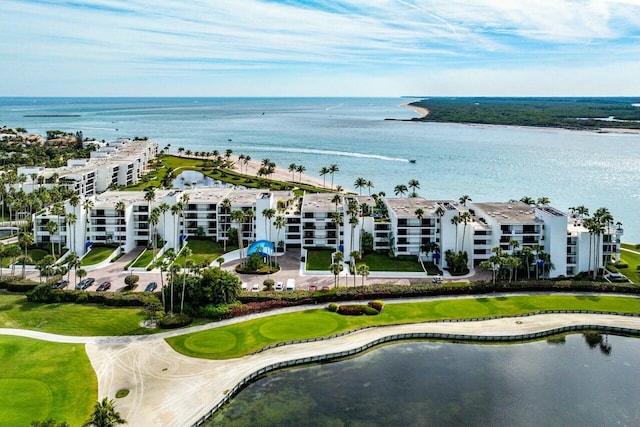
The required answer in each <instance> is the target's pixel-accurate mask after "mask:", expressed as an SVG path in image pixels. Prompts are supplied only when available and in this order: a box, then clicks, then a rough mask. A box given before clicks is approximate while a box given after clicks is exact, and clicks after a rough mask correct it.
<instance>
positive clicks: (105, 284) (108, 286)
mask: <svg viewBox="0 0 640 427" xmlns="http://www.w3.org/2000/svg"><path fill="white" fill-rule="evenodd" d="M109 289H111V282H109V281H104V282H102V283H100V284H99V285H98V289H96V291H98V292H101V291H107V290H109Z"/></svg>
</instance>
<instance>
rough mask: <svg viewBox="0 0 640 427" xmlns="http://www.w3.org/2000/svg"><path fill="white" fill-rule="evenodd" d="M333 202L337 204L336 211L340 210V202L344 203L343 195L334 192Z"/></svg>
mask: <svg viewBox="0 0 640 427" xmlns="http://www.w3.org/2000/svg"><path fill="white" fill-rule="evenodd" d="M331 202H332V203H334V204H335V205H336V212H337V211H338V205H339V204H340V203H342V196H340V194H337V193H336V194H334V195H333V198H332V199H331Z"/></svg>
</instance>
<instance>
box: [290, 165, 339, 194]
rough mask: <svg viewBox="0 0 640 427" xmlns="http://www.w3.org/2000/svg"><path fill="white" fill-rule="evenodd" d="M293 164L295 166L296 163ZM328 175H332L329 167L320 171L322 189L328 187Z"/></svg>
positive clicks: (324, 167)
mask: <svg viewBox="0 0 640 427" xmlns="http://www.w3.org/2000/svg"><path fill="white" fill-rule="evenodd" d="M292 164H294V163H292ZM289 167H291V166H289ZM328 173H330V172H329V168H328V167H326V166H323V167H322V168H321V169H320V176H321V177H322V188H327V185H326V175H327V174H328Z"/></svg>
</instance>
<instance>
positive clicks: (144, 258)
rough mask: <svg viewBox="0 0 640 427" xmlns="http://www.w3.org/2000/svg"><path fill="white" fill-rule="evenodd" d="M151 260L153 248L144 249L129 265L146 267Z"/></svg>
mask: <svg viewBox="0 0 640 427" xmlns="http://www.w3.org/2000/svg"><path fill="white" fill-rule="evenodd" d="M151 261H153V250H152V249H145V250H144V252H143V253H142V255H140V256H139V257H138V259H137V260H136V262H134V263H133V265H131V267H136V268H146V267H147V266H148V265H149V264H150V263H151Z"/></svg>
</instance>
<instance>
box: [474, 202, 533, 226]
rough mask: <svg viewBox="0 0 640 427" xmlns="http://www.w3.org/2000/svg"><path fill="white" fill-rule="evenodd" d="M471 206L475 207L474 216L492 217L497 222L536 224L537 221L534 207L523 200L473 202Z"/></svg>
mask: <svg viewBox="0 0 640 427" xmlns="http://www.w3.org/2000/svg"><path fill="white" fill-rule="evenodd" d="M471 208H472V209H474V208H475V211H476V216H486V217H489V218H493V219H494V220H495V221H496V222H497V223H499V224H524V223H531V224H537V223H538V222H539V221H538V220H536V216H535V212H534V210H535V208H534V207H533V206H529V205H528V204H526V203H523V202H482V203H475V202H474V203H472V204H471ZM478 210H480V211H482V213H480V212H478Z"/></svg>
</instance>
